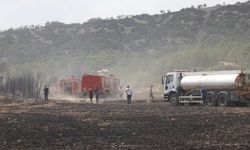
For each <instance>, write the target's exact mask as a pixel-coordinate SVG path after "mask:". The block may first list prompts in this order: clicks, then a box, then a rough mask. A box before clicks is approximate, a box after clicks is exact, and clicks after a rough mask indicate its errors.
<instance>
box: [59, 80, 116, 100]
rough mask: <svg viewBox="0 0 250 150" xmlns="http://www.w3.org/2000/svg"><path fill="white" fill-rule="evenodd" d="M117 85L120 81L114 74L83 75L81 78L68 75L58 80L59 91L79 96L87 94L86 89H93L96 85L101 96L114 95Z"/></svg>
mask: <svg viewBox="0 0 250 150" xmlns="http://www.w3.org/2000/svg"><path fill="white" fill-rule="evenodd" d="M119 85H120V81H119V79H117V78H116V77H115V76H114V75H110V76H98V75H83V76H82V78H81V79H79V78H76V77H70V78H66V79H62V80H60V82H59V88H60V91H61V93H64V94H69V95H79V96H87V95H88V90H89V89H92V90H95V89H96V87H98V89H99V92H100V96H101V97H108V96H116V95H117V92H118V88H119Z"/></svg>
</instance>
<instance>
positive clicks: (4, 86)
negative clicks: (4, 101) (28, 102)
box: [0, 72, 44, 99]
mask: <svg viewBox="0 0 250 150" xmlns="http://www.w3.org/2000/svg"><path fill="white" fill-rule="evenodd" d="M43 83H44V75H43V74H42V73H40V72H38V73H36V74H34V73H32V72H26V73H23V74H21V75H15V76H11V75H9V74H7V75H5V76H1V77H0V94H1V95H4V96H6V97H7V98H9V97H11V98H13V99H19V98H34V99H39V98H41V91H42V85H43Z"/></svg>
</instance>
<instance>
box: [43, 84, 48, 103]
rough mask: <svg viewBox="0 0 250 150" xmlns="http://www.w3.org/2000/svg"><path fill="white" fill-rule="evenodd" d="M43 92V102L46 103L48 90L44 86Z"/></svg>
mask: <svg viewBox="0 0 250 150" xmlns="http://www.w3.org/2000/svg"><path fill="white" fill-rule="evenodd" d="M43 91H44V100H45V101H48V100H49V99H48V96H49V88H48V87H47V86H45V87H44V89H43Z"/></svg>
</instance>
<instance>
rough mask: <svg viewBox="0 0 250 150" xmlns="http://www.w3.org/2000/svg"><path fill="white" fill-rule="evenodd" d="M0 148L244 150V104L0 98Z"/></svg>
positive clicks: (248, 115) (248, 128)
mask: <svg viewBox="0 0 250 150" xmlns="http://www.w3.org/2000/svg"><path fill="white" fill-rule="evenodd" d="M0 141H1V145H0V149H115V150H116V149H248V148H250V109H249V107H229V108H223V107H201V106H180V107H172V106H169V105H168V104H166V103H162V102H157V103H145V102H135V103H133V105H132V106H131V107H128V106H127V105H126V103H125V101H110V102H104V103H103V104H100V105H95V104H88V103H84V102H77V103H71V102H65V101H50V102H48V103H44V102H39V101H37V102H32V101H24V102H15V101H9V100H1V101H0Z"/></svg>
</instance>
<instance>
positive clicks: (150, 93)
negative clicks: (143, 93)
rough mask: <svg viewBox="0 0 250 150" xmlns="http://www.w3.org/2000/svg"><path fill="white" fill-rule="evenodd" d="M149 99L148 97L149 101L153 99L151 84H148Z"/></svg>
mask: <svg viewBox="0 0 250 150" xmlns="http://www.w3.org/2000/svg"><path fill="white" fill-rule="evenodd" d="M149 99H150V100H151V101H152V100H154V95H153V86H152V85H151V86H150V89H149Z"/></svg>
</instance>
